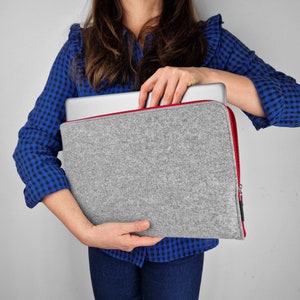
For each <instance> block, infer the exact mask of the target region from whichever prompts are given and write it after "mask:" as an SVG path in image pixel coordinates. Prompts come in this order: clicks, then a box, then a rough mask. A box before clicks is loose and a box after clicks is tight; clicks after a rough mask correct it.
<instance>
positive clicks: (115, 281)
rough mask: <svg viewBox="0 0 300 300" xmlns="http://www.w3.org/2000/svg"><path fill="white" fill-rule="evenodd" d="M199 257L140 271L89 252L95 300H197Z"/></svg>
mask: <svg viewBox="0 0 300 300" xmlns="http://www.w3.org/2000/svg"><path fill="white" fill-rule="evenodd" d="M203 258H204V255H203V253H201V254H197V255H193V256H189V257H185V258H182V259H178V260H175V261H171V262H167V263H155V262H149V261H145V262H144V265H143V267H142V268H139V267H137V266H136V265H134V264H131V263H128V262H126V261H121V260H117V259H115V258H113V257H110V256H109V255H107V254H105V253H103V252H102V251H101V250H99V249H96V248H89V261H90V272H91V279H92V285H93V291H94V296H95V299H96V300H119V299H120V300H129V299H130V300H133V299H135V300H177V299H178V300H198V298H199V291H200V283H201V277H202V268H203Z"/></svg>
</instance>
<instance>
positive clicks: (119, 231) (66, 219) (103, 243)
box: [43, 189, 162, 251]
mask: <svg viewBox="0 0 300 300" xmlns="http://www.w3.org/2000/svg"><path fill="white" fill-rule="evenodd" d="M43 203H44V204H45V205H46V206H47V207H48V208H49V209H50V210H51V211H52V212H53V213H54V215H55V216H56V217H57V218H58V219H60V220H61V221H62V223H63V224H64V225H65V226H66V227H67V228H68V229H69V231H70V232H71V233H72V234H73V235H74V236H75V237H76V238H77V239H78V240H79V241H80V242H82V243H83V244H85V245H87V246H91V247H97V248H103V249H118V250H123V251H132V250H133V249H134V248H136V247H140V246H153V245H155V244H157V243H158V242H160V241H161V240H162V238H161V237H150V236H137V235H135V234H134V233H138V232H142V231H145V230H147V229H148V228H149V227H150V223H149V222H148V221H144V220H143V221H136V222H131V223H105V224H101V225H97V226H95V225H93V224H92V223H91V222H90V221H89V220H88V219H87V218H86V216H85V215H84V214H83V212H82V210H81V209H80V207H79V205H78V203H77V202H76V200H75V199H74V197H73V195H72V193H71V192H70V191H69V190H67V189H64V190H60V191H57V192H55V193H52V194H50V195H48V196H46V197H45V198H44V199H43Z"/></svg>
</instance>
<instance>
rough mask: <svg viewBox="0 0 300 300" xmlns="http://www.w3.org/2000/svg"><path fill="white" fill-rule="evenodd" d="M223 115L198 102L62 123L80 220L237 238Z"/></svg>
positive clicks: (234, 169) (231, 150)
mask: <svg viewBox="0 0 300 300" xmlns="http://www.w3.org/2000/svg"><path fill="white" fill-rule="evenodd" d="M228 110H229V109H228V108H227V107H226V106H225V105H223V104H220V103H218V102H214V101H208V102H203V101H201V102H200V101H199V102H193V103H188V104H181V105H175V106H173V105H171V106H166V107H159V108H154V109H153V108H152V109H145V110H135V111H131V112H125V113H120V114H112V115H106V116H100V117H97V118H90V119H83V120H78V121H72V122H66V123H64V124H62V125H61V134H62V140H63V164H64V169H65V172H66V174H67V177H68V180H69V183H70V186H71V190H72V193H73V195H74V197H75V198H76V200H77V201H78V203H79V205H80V206H81V208H82V210H83V211H84V213H85V214H86V216H87V217H88V218H89V219H90V220H91V221H92V222H93V223H94V224H100V223H105V222H127V221H135V220H141V219H147V220H149V221H150V222H151V228H150V229H149V230H148V231H146V232H144V233H143V234H147V235H157V236H167V237H195V238H229V239H242V238H243V237H244V231H243V222H242V216H241V215H242V213H241V205H240V204H241V202H240V201H239V200H240V199H239V178H238V177H239V174H238V171H239V168H238V165H237V163H238V162H237V158H238V154H237V145H235V144H234V139H233V132H232V122H233V121H232V120H231V119H230V115H229V111H228Z"/></svg>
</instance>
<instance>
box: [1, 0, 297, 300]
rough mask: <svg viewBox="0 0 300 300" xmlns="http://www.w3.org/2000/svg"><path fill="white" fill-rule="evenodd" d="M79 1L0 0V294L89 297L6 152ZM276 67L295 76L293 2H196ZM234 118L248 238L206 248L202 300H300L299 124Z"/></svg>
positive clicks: (78, 256) (78, 249)
mask: <svg viewBox="0 0 300 300" xmlns="http://www.w3.org/2000/svg"><path fill="white" fill-rule="evenodd" d="M89 2H90V1H87V0H64V1H61V0H51V1H45V0H39V1H38V0H27V1H21V0H15V1H1V2H0V24H1V26H0V33H1V35H0V36H1V50H0V51H1V56H0V66H1V69H0V82H1V89H0V95H1V97H0V103H1V109H0V200H1V201H0V225H1V226H0V237H1V240H0V241H1V248H0V249H1V250H0V251H1V255H0V266H1V267H0V299H5V300H10V299H11V300H19V299H25V300H27V299H28V300H29V299H30V300H40V299H43V300H44V299H45V300H57V299H63V300H69V299H70V300H71V299H72V300H83V299H84V300H88V299H92V292H91V286H90V280H89V271H88V261H87V251H86V248H85V246H82V245H81V244H80V243H79V242H77V240H75V239H74V238H73V237H72V236H71V234H70V233H69V232H67V231H66V229H65V228H64V227H63V225H61V224H60V223H59V222H58V221H57V220H56V219H55V217H54V216H52V215H51V213H49V212H48V211H47V209H46V208H45V207H44V206H43V205H38V206H37V207H36V208H35V209H33V210H30V209H28V208H26V207H25V204H24V200H23V195H22V191H23V188H24V186H23V184H22V183H21V181H20V179H19V177H18V175H17V173H16V170H15V166H14V162H13V160H12V158H11V155H12V152H13V150H14V148H15V146H16V142H17V132H18V130H19V129H20V127H21V126H22V125H23V124H24V123H25V121H26V117H27V114H28V113H29V111H30V110H31V109H32V107H33V105H34V102H35V100H36V98H37V97H38V95H39V94H40V92H41V91H42V89H43V87H44V84H45V82H46V79H47V76H48V73H49V70H50V68H51V65H52V63H53V60H54V58H55V56H56V54H57V52H58V51H59V49H60V47H61V46H62V44H63V43H64V41H65V40H66V38H67V34H68V28H69V26H70V25H71V24H72V23H74V22H82V21H83V20H84V16H85V15H86V12H87V9H88V7H89ZM196 3H197V7H198V9H199V11H200V15H201V17H202V18H203V19H206V18H208V17H209V16H211V15H214V14H217V13H221V14H222V16H223V20H224V22H225V23H224V27H226V28H227V29H229V30H230V31H231V32H233V33H234V34H235V35H237V36H238V37H239V38H240V39H241V40H242V41H243V42H245V43H246V44H247V45H248V47H250V48H251V49H254V50H256V52H257V54H258V55H259V56H261V57H262V58H263V59H264V60H265V61H267V62H268V63H270V64H271V65H273V66H274V67H275V68H277V69H279V70H281V71H284V72H286V73H288V74H290V75H292V76H293V77H295V78H296V79H297V80H298V82H299V81H300V71H299V70H300V68H299V67H300V62H299V56H298V55H299V54H298V53H299V46H300V39H299V29H300V18H299V11H300V2H299V1H298V0H286V1H277V0H265V1H261V0H252V1H245V0H239V1H237V0H236V1H234V0H226V1H218V0H198V1H197V2H196ZM235 112H236V117H237V121H238V125H239V137H240V150H241V164H242V182H243V185H244V194H245V197H244V198H245V200H244V201H245V213H246V225H247V231H248V237H247V239H246V240H245V241H221V242H220V245H219V247H217V248H216V249H214V250H212V251H209V252H208V253H207V254H206V260H205V269H204V275H203V281H202V289H201V299H202V300H234V299H240V298H241V297H242V298H243V299H244V300H260V299H263V300H265V299H273V300H282V299H289V300H297V299H300V268H299V267H300V258H299V254H298V252H299V245H300V242H299V237H300V219H299V211H300V195H299V194H300V187H299V179H300V159H299V153H300V139H299V137H300V129H299V128H294V129H289V128H276V127H273V128H269V129H265V130H261V131H258V132H257V131H256V130H255V129H254V128H253V127H252V124H251V123H250V122H249V121H248V119H247V118H246V117H245V116H244V115H243V113H241V112H240V111H238V110H235Z"/></svg>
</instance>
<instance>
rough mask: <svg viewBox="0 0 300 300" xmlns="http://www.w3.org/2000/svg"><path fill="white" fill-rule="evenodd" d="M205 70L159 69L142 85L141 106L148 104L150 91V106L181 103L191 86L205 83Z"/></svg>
mask: <svg viewBox="0 0 300 300" xmlns="http://www.w3.org/2000/svg"><path fill="white" fill-rule="evenodd" d="M205 70H206V69H205V68H195V67H186V68H179V67H164V68H160V69H158V70H157V71H156V72H155V73H154V74H153V75H152V76H151V77H150V78H149V79H147V80H146V81H145V82H144V84H143V85H142V86H141V90H140V97H139V108H144V107H145V106H146V101H147V98H148V93H150V92H152V94H151V99H150V107H153V106H158V105H168V104H175V103H180V102H181V100H182V97H183V95H184V93H185V92H186V90H187V88H188V87H189V86H192V85H195V84H201V83H204V82H203V79H204V78H205V74H204V73H205ZM162 99H163V100H162ZM161 100H162V102H161Z"/></svg>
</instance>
